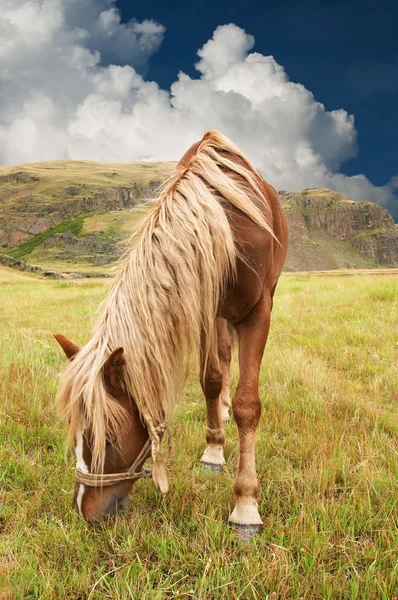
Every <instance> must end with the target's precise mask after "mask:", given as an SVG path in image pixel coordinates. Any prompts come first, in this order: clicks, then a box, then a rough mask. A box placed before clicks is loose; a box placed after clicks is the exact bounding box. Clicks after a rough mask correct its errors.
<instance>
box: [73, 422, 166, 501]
mask: <svg viewBox="0 0 398 600" xmlns="http://www.w3.org/2000/svg"><path fill="white" fill-rule="evenodd" d="M165 429H166V426H165V425H164V423H162V424H161V425H159V426H158V427H153V426H152V427H151V428H150V437H149V438H148V439H147V441H146V442H145V444H144V446H143V448H142V450H141V452H140V453H139V454H138V456H137V458H136V459H135V461H134V462H133V464H132V465H131V467H130V468H129V469H127V471H124V472H122V473H84V472H83V471H81V470H80V469H79V468H77V467H76V469H75V480H76V483H81V484H83V485H86V486H88V487H94V488H96V487H100V488H102V487H109V486H111V485H116V484H117V483H120V482H122V481H135V480H136V479H141V478H148V477H152V473H151V471H150V469H148V468H146V467H142V469H141V470H140V471H137V469H138V466H139V464H140V463H142V462H144V461H145V460H146V459H147V458H149V457H150V456H152V458H153V460H154V465H155V461H157V460H159V458H158V457H159V455H160V453H159V450H158V447H159V443H160V439H159V434H162V433H163V432H164V430H165ZM153 434H155V435H153ZM155 436H156V437H155ZM154 438H155V439H154ZM166 477H167V475H166ZM154 483H155V486H156V482H155V481H154ZM156 487H158V486H156ZM161 491H163V490H162V489H161Z"/></svg>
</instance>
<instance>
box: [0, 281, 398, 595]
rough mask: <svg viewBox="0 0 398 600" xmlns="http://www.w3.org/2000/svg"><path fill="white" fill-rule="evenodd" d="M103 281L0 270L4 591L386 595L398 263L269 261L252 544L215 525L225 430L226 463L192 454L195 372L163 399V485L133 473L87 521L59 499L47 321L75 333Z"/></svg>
mask: <svg viewBox="0 0 398 600" xmlns="http://www.w3.org/2000/svg"><path fill="white" fill-rule="evenodd" d="M108 285H109V282H106V281H100V280H98V281H93V280H91V281H84V280H83V281H79V282H67V281H61V282H60V281H49V280H42V279H39V278H37V277H28V276H23V275H21V274H17V273H13V272H11V271H8V270H6V269H2V270H0V331H1V335H0V398H1V412H0V464H1V471H0V494H1V497H0V531H1V535H0V599H1V600H17V599H18V600H19V599H32V600H33V599H34V600H38V599H40V600H41V599H43V600H60V599H71V600H72V599H73V600H86V599H87V600H94V599H97V600H99V599H107V598H109V599H120V600H125V599H130V598H131V599H139V600H142V599H154V600H161V599H169V598H188V599H201V600H204V599H206V600H212V599H217V600H221V599H238V598H239V599H241V600H245V599H252V598H253V599H261V600H263V599H268V600H271V599H273V600H293V599H297V600H299V599H305V600H321V599H322V600H343V599H344V600H354V599H358V600H377V599H380V600H392V598H393V597H395V596H398V418H397V417H398V407H397V400H398V391H397V387H398V386H397V384H398V370H397V359H398V277H397V274H372V275H369V274H363V273H362V274H356V273H355V272H354V273H352V274H350V275H344V274H333V275H331V274H328V275H327V276H322V275H306V274H302V275H284V276H282V278H281V281H280V284H279V287H278V289H277V293H276V298H275V305H274V313H273V321H272V326H271V334H270V338H269V342H268V345H267V349H266V352H265V356H264V361H263V367H262V373H261V389H260V393H261V400H262V406H263V410H262V417H261V424H260V429H259V434H258V438H257V467H258V474H259V480H260V485H261V488H260V497H259V505H260V513H261V515H262V517H263V520H264V533H263V534H262V535H261V536H259V537H257V538H256V539H254V540H253V541H252V542H250V543H249V544H245V543H243V542H241V541H239V540H238V539H237V538H236V536H235V534H234V533H233V532H231V531H230V530H229V529H228V527H227V525H226V524H227V520H228V515H229V512H230V510H231V507H232V504H233V491H232V485H233V479H234V473H235V469H236V465H237V458H238V453H237V429H236V426H235V424H234V423H233V421H231V423H230V424H229V425H227V429H226V435H227V443H226V453H225V454H226V459H227V468H226V471H225V473H224V474H217V473H211V472H208V471H206V470H204V469H202V468H201V467H200V465H199V459H200V456H201V453H202V451H203V448H204V444H205V408H204V401H203V397H202V394H201V390H200V387H199V385H198V383H197V380H196V379H195V378H192V379H191V380H190V381H189V382H188V385H187V387H186V390H185V393H184V395H183V397H182V398H181V401H180V402H179V404H178V406H177V408H176V411H175V418H174V423H173V427H172V447H171V453H170V456H169V458H168V465H169V473H170V478H169V479H170V491H169V493H168V494H167V495H166V496H162V495H161V494H159V493H158V492H156V490H155V489H154V487H153V485H152V483H151V481H149V480H141V481H139V482H137V483H136V484H135V485H134V487H133V492H132V496H131V505H130V508H129V509H128V511H127V512H125V513H124V514H121V515H120V516H118V517H117V518H116V519H115V520H113V521H110V522H109V523H106V524H104V525H103V526H101V527H93V526H89V525H87V524H86V523H85V522H84V521H83V520H82V518H81V517H79V516H78V515H77V514H76V513H75V511H74V510H72V507H71V503H72V497H73V467H74V461H73V456H72V455H71V454H70V453H69V454H68V453H66V451H65V426H64V424H63V423H61V422H60V420H59V418H58V417H57V415H56V412H55V408H54V396H55V393H56V387H57V381H58V378H59V372H60V369H61V368H62V365H63V364H64V357H63V354H62V352H61V350H60V348H59V347H58V345H57V344H56V342H55V340H54V339H53V338H52V335H51V333H64V334H65V335H67V336H68V337H69V338H70V339H72V340H73V341H74V342H75V343H78V344H84V343H85V342H86V341H87V339H88V336H89V333H90V330H91V328H92V326H93V323H94V321H95V317H96V310H97V308H98V305H99V303H100V301H101V299H102V298H103V297H104V294H105V293H106V290H107V287H108ZM236 381H237V371H236V362H235V363H234V367H233V373H232V386H233V387H234V386H235V385H236Z"/></svg>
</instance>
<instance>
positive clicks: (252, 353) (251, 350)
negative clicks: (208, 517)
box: [229, 290, 272, 539]
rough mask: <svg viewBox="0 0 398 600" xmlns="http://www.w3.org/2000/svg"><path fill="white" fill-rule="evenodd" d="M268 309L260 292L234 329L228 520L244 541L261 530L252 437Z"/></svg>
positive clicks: (268, 300)
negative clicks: (233, 444) (234, 464)
mask: <svg viewBox="0 0 398 600" xmlns="http://www.w3.org/2000/svg"><path fill="white" fill-rule="evenodd" d="M271 308H272V299H271V296H270V295H269V293H268V292H266V290H264V291H263V295H262V297H261V298H260V300H259V302H258V303H257V304H256V305H255V307H254V308H253V309H252V310H251V312H250V313H249V314H248V315H247V316H246V317H245V318H244V319H243V321H242V322H241V323H240V324H239V326H238V327H237V332H238V339H239V374H240V377H239V383H238V387H237V389H236V393H235V396H234V398H233V400H232V410H233V414H234V419H235V421H236V424H237V426H238V430H239V467H238V473H237V476H236V479H235V484H234V491H235V508H234V510H233V511H232V514H231V516H230V517H229V524H230V525H231V526H232V527H234V528H236V529H238V530H239V531H240V535H241V537H244V538H246V539H250V538H251V537H252V536H253V535H254V534H255V533H257V532H260V531H261V530H262V520H261V517H260V515H259V512H258V508H257V494H258V481H257V475H256V466H255V436H256V430H257V426H258V422H259V420H260V414H261V403H260V398H259V392H258V384H259V373H260V366H261V360H262V356H263V352H264V347H265V343H266V341H267V337H268V331H269V325H270V316H271Z"/></svg>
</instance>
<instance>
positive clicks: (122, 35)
mask: <svg viewBox="0 0 398 600" xmlns="http://www.w3.org/2000/svg"><path fill="white" fill-rule="evenodd" d="M0 4H2V5H4V6H2V12H1V17H0V34H1V36H2V38H3V39H4V41H5V43H3V45H2V46H1V48H0V77H1V79H2V86H1V88H0V162H1V163H3V164H10V163H18V162H27V161H34V160H45V159H48V160H50V159H59V158H72V159H91V160H108V161H109V160H115V161H130V160H178V159H179V158H180V157H181V156H182V154H183V153H184V152H185V150H186V149H187V147H188V146H189V145H190V144H191V143H193V142H194V141H196V140H198V139H200V137H201V136H202V135H203V133H204V131H206V129H209V128H215V129H219V130H221V131H222V132H223V133H225V134H226V135H228V136H229V137H230V138H231V139H232V140H234V141H235V142H236V143H237V144H238V145H239V146H240V147H241V149H242V150H243V151H244V152H245V153H246V154H247V155H248V156H249V157H250V158H251V160H253V162H254V163H255V164H256V165H257V166H258V168H259V169H260V170H261V172H262V173H263V175H264V176H265V177H266V178H267V179H268V180H269V181H270V182H271V183H272V184H273V185H274V186H275V187H277V188H278V189H292V190H297V189H302V188H305V187H315V186H324V187H330V188H332V189H336V190H338V191H342V192H345V193H347V194H349V195H350V196H351V197H353V198H354V199H358V200H359V199H368V200H372V201H374V202H377V203H378V204H382V205H388V206H389V208H390V210H391V208H392V210H393V211H394V210H396V209H397V201H396V197H395V196H394V189H396V188H397V179H395V180H394V179H393V180H392V181H391V182H389V183H387V184H386V185H385V186H382V187H376V186H374V185H373V184H372V183H371V182H370V181H369V180H368V179H367V178H366V177H365V176H364V175H358V176H355V177H348V176H345V175H343V174H342V173H340V172H339V169H340V167H341V164H342V163H343V162H344V161H345V160H347V159H348V158H350V157H353V156H355V154H356V152H357V132H356V129H355V124H354V117H353V116H352V115H349V114H347V112H346V111H344V110H342V109H340V110H333V111H327V110H326V109H325V107H324V105H323V104H321V103H319V102H317V101H316V100H315V98H314V96H313V94H312V93H311V92H310V91H308V90H307V89H306V88H305V87H304V86H303V85H301V84H299V83H294V82H292V81H290V80H289V78H288V75H287V74H286V72H285V70H284V69H283V67H282V66H281V65H279V64H278V63H277V62H276V61H275V59H274V58H273V57H272V56H263V55H261V54H259V53H256V52H251V50H252V48H253V46H254V38H253V36H251V35H248V34H247V33H246V32H245V31H244V30H243V29H241V28H239V27H237V26H236V25H233V24H229V25H224V26H220V27H218V28H217V29H216V30H215V32H214V34H213V37H212V39H211V40H209V41H207V42H206V43H205V44H204V46H203V47H202V48H201V49H199V50H198V56H199V61H198V63H197V64H196V68H197V70H198V72H199V76H198V77H197V78H190V77H188V75H186V74H184V73H180V74H179V76H178V79H177V81H176V82H175V83H173V85H172V86H171V88H170V90H167V91H166V90H162V89H160V88H159V86H158V85H157V84H156V83H155V82H151V81H146V80H145V79H144V77H143V76H145V72H146V66H147V64H148V61H149V60H150V58H151V56H152V55H153V54H154V52H156V51H157V50H158V48H159V46H160V44H161V42H162V39H163V35H164V28H163V27H162V26H161V25H159V24H157V23H155V22H153V21H143V22H141V23H138V22H136V21H130V22H128V23H122V22H121V20H120V15H119V13H118V11H117V9H116V7H115V5H114V3H113V2H111V0H40V1H39V0H29V1H28V0H24V1H22V0H18V1H16V0H12V2H11V1H8V0H7V1H6V2H5V0H0ZM397 212H398V211H397Z"/></svg>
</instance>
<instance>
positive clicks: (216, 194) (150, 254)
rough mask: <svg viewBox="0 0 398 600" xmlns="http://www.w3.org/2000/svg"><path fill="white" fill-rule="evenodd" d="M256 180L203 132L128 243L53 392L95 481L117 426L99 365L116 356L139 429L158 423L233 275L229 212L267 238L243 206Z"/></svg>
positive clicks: (224, 145)
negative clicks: (84, 430) (82, 431)
mask: <svg viewBox="0 0 398 600" xmlns="http://www.w3.org/2000/svg"><path fill="white" fill-rule="evenodd" d="M188 155H189V153H188ZM260 177H261V176H260V175H259V174H258V173H257V171H256V170H255V168H254V167H253V165H251V164H250V163H249V162H248V160H247V159H246V158H245V157H244V156H243V155H242V153H241V152H240V151H239V150H238V148H236V146H234V145H233V144H232V142H230V141H229V140H228V139H227V138H225V137H224V136H223V135H221V134H220V133H218V132H216V131H209V132H207V133H206V134H205V136H204V137H203V139H202V141H201V142H200V143H199V144H198V146H197V149H196V151H195V152H193V153H192V154H191V156H189V158H188V160H187V161H185V162H184V160H183V161H182V162H181V163H179V164H178V165H177V167H176V170H175V172H174V174H173V175H172V177H171V178H170V179H169V180H168V181H167V182H166V183H165V184H164V186H163V189H162V191H161V193H160V195H159V197H158V198H157V200H156V201H155V202H154V204H153V206H152V208H151V209H150V210H149V213H148V214H147V216H146V217H145V218H144V220H143V221H142V222H141V224H140V226H139V227H138V229H137V231H136V232H135V233H134V234H133V236H132V238H131V241H130V244H129V248H128V250H127V252H126V254H125V256H124V258H123V261H122V268H121V270H120V272H119V274H118V276H117V277H116V278H115V281H114V283H113V285H112V287H111V290H110V292H109V294H108V295H107V297H106V298H105V300H104V301H103V303H102V306H101V310H100V317H99V320H98V322H97V325H96V327H95V329H94V332H93V336H92V339H91V340H90V341H89V342H88V344H87V345H86V346H85V347H84V348H83V349H82V350H81V351H80V352H79V353H78V354H77V355H76V357H75V359H74V360H72V361H71V362H70V363H69V364H68V366H67V367H66V368H65V370H64V372H63V375H62V377H61V382H60V386H59V391H58V398H57V399H58V404H59V406H60V408H61V410H62V412H63V414H64V416H65V418H66V420H67V422H68V423H69V438H70V440H73V439H74V436H75V435H76V431H77V429H78V427H79V426H80V423H81V419H82V415H84V419H85V426H86V427H90V429H91V432H92V462H93V468H94V469H98V470H99V471H100V472H102V468H103V460H104V449H105V441H106V436H107V433H108V432H109V429H110V428H112V430H113V431H118V427H120V426H121V425H122V423H123V411H122V409H121V408H120V405H119V404H118V403H117V402H116V401H115V400H113V399H112V398H111V397H110V396H109V395H108V394H107V391H106V388H105V383H104V377H103V365H104V363H105V361H106V359H107V357H108V356H109V354H110V352H111V351H112V350H114V349H115V348H117V347H118V346H123V348H124V351H125V357H126V365H125V385H126V389H127V391H128V392H129V394H130V395H131V397H133V398H134V400H135V402H136V404H137V407H138V410H139V412H140V415H141V418H142V420H143V422H144V423H147V424H148V423H153V424H154V425H157V424H159V423H161V422H163V421H164V420H165V419H167V418H168V417H169V415H170V412H171V409H172V407H173V406H174V404H175V401H176V398H177V396H178V393H179V391H180V389H181V385H182V384H183V383H184V381H185V378H186V374H187V363H188V360H189V357H190V356H191V354H192V352H194V351H198V349H199V347H200V346H201V345H202V347H203V348H204V353H205V356H207V353H208V351H209V348H210V344H211V341H212V338H213V330H214V322H215V317H216V315H217V310H218V307H219V304H220V301H221V298H222V295H223V293H224V289H225V285H226V283H227V281H228V280H230V278H231V277H233V275H234V272H235V263H236V256H237V250H236V248H235V244H234V239H233V234H232V231H231V228H230V225H229V222H228V219H227V215H226V211H225V208H226V207H227V205H228V203H230V204H232V205H234V206H235V207H236V208H238V209H239V210H241V211H242V212H243V213H244V214H246V215H247V216H248V217H249V218H251V219H252V220H253V221H255V222H257V223H258V224H259V225H261V226H262V227H264V228H265V229H266V230H267V231H268V232H269V233H270V234H271V235H272V236H273V232H272V229H271V227H270V225H269V224H268V223H267V222H266V220H265V219H264V217H263V215H262V213H261V211H260V210H259V209H258V207H257V206H256V204H255V203H254V202H253V201H251V198H259V197H260V198H263V197H264V194H263V192H262V191H261V186H260V181H261V179H260ZM223 205H224V208H223Z"/></svg>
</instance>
